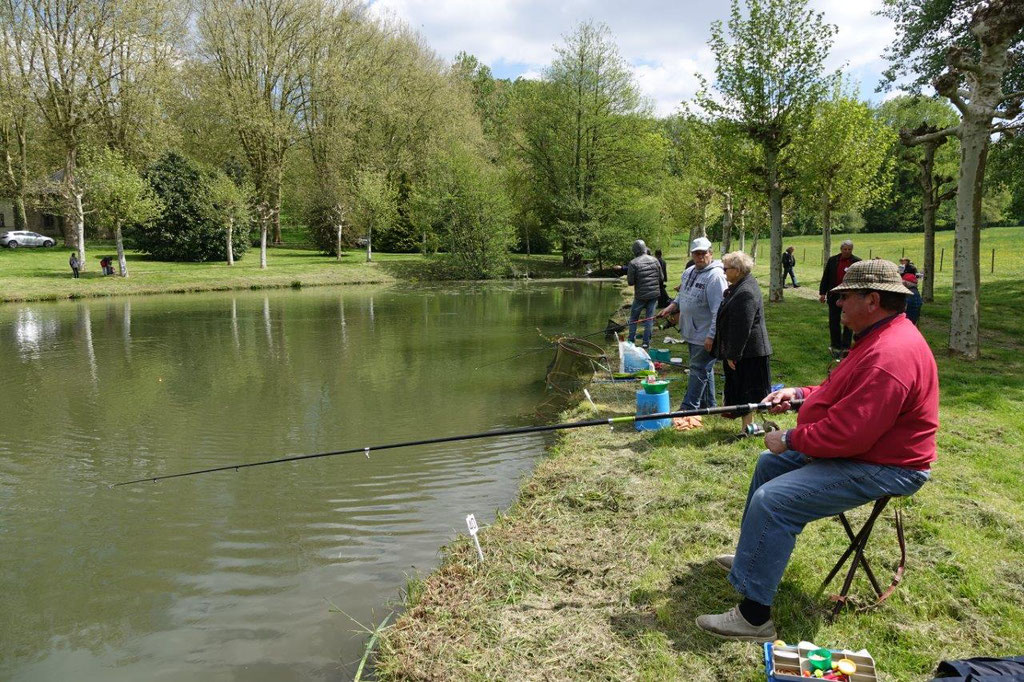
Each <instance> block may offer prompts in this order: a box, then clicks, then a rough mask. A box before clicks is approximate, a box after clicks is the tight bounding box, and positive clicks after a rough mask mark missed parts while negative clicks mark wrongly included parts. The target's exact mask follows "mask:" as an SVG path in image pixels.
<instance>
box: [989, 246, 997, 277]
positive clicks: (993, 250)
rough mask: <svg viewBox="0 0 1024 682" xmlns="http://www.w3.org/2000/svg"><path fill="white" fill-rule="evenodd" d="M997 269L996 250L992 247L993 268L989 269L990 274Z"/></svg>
mask: <svg viewBox="0 0 1024 682" xmlns="http://www.w3.org/2000/svg"><path fill="white" fill-rule="evenodd" d="M995 271H996V250H995V249H992V269H990V270H989V274H991V273H993V272H995Z"/></svg>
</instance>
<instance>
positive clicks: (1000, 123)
mask: <svg viewBox="0 0 1024 682" xmlns="http://www.w3.org/2000/svg"><path fill="white" fill-rule="evenodd" d="M882 13H883V14H884V15H885V16H887V17H889V18H890V19H892V20H893V21H895V23H896V27H897V30H898V34H897V39H896V42H895V43H894V44H893V45H892V46H891V47H890V48H889V50H888V51H887V54H886V56H887V57H888V58H889V60H890V61H891V62H892V67H891V68H890V69H889V70H888V71H887V72H886V78H887V82H888V83H892V82H895V81H897V80H899V79H900V78H902V77H903V76H906V75H912V76H913V78H914V80H913V86H915V87H917V88H920V87H922V86H924V85H928V84H930V85H932V86H933V87H934V88H935V91H936V92H937V93H939V94H940V95H942V96H943V97H945V98H947V99H948V100H949V101H950V102H951V103H952V104H953V106H954V107H956V109H957V110H958V111H959V112H960V121H959V123H958V125H956V126H952V127H949V128H945V129H943V130H939V131H936V132H933V133H926V134H924V135H920V136H917V137H916V138H915V140H914V141H916V142H918V143H923V142H926V141H928V140H930V139H935V138H938V137H948V136H949V135H956V136H957V137H959V138H960V176H959V181H958V184H957V195H956V206H957V208H956V235H955V237H954V254H953V300H952V314H951V317H950V326H949V349H950V350H951V351H953V352H954V353H957V354H959V355H962V356H964V357H966V358H969V359H974V358H977V357H978V355H979V354H980V349H981V345H980V336H979V329H980V327H981V326H980V324H979V309H978V297H979V294H980V290H981V224H982V216H981V210H982V197H983V196H984V181H985V164H986V161H987V158H988V149H989V144H990V141H991V138H992V136H993V134H997V133H1000V132H1006V131H1010V130H1013V129H1015V128H1019V127H1020V126H1021V125H1022V124H1024V119H1022V102H1024V62H1022V60H1020V59H1019V58H1017V53H1019V51H1020V49H1021V46H1022V45H1024V31H1022V28H1024V3H1021V2H1020V0H991V1H990V2H984V3H983V2H977V1H976V0H886V2H885V8H884V9H883V11H882Z"/></svg>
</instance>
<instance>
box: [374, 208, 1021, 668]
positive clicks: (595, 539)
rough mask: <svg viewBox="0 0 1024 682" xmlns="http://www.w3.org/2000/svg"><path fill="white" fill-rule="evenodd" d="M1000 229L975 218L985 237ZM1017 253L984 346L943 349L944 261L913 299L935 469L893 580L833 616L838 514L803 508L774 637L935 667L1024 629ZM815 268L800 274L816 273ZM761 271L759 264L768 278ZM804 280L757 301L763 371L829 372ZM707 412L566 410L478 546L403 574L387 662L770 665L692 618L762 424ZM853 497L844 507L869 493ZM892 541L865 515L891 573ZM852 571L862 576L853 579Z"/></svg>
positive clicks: (614, 401)
mask: <svg viewBox="0 0 1024 682" xmlns="http://www.w3.org/2000/svg"><path fill="white" fill-rule="evenodd" d="M1013 234H1014V233H1013V232H1012V231H1008V232H1007V234H1006V235H999V234H998V233H995V231H987V232H986V238H991V237H994V236H1005V237H1006V238H1007V239H1009V238H1011V237H1012V235H1013ZM1016 234H1020V231H1019V228H1018V231H1017V232H1016ZM868 237H870V235H865V236H863V238H861V239H860V240H859V241H858V252H859V251H861V250H862V248H861V245H862V244H863V246H865V247H866V246H867V242H868V241H869V240H868ZM917 238H919V236H917ZM863 250H864V251H865V253H864V255H867V254H866V249H863ZM671 255H673V256H675V254H671ZM883 255H884V254H883ZM947 255H948V252H947ZM675 257H677V258H678V256H675ZM897 257H898V256H897ZM670 266H671V264H670ZM1020 269H1021V264H1020V263H1015V264H1011V265H1008V267H1007V268H1006V272H1004V273H1003V276H1002V277H1000V276H998V275H999V271H998V270H997V273H996V274H997V276H995V277H985V278H983V300H982V320H983V329H982V339H983V358H982V359H981V360H980V361H978V362H975V363H966V362H962V361H958V360H953V359H950V358H949V357H948V356H947V354H946V353H945V352H944V351H943V350H942V349H943V348H944V347H945V343H946V337H947V334H948V322H949V311H948V308H949V294H950V292H949V283H948V281H946V283H945V284H942V280H941V279H940V280H939V286H937V288H936V302H935V303H934V304H930V305H927V306H926V307H925V310H924V313H923V318H922V331H923V332H924V334H925V335H926V337H927V338H928V340H929V342H930V343H931V345H932V347H933V348H934V349H936V357H937V360H938V361H939V368H940V377H941V383H942V402H941V419H942V426H941V429H940V432H939V437H938V447H939V460H938V462H937V464H936V466H935V468H934V471H933V478H932V481H931V482H930V483H929V484H928V485H926V486H925V487H924V489H922V491H921V492H920V493H918V494H917V495H915V496H914V497H913V498H910V499H908V500H904V501H902V502H901V505H902V506H903V509H904V513H905V524H906V531H907V542H908V560H907V575H906V577H905V579H904V582H903V583H902V585H901V586H900V587H899V589H898V590H897V591H896V593H895V595H894V596H893V597H892V598H891V599H890V600H889V601H888V602H886V603H885V604H884V605H883V606H882V607H881V608H879V609H877V610H873V611H868V612H864V613H854V612H844V613H843V614H842V615H841V616H840V617H839V619H838V620H837V621H836V623H835V624H832V625H829V624H828V623H827V621H826V620H825V617H824V616H825V613H826V608H827V607H828V604H827V602H826V600H825V598H823V597H819V596H817V595H816V594H815V593H816V590H817V587H818V585H819V583H820V581H821V579H822V578H823V577H824V575H825V573H826V572H827V570H828V568H829V567H831V565H832V563H834V561H835V558H836V555H837V552H839V551H840V550H841V548H842V547H843V546H844V544H845V543H844V539H845V536H844V534H843V531H842V528H841V527H840V526H839V525H838V524H837V523H835V522H833V521H828V520H825V521H819V522H817V523H814V524H812V525H810V526H809V527H808V528H807V530H806V531H805V532H804V533H803V535H802V536H801V537H800V539H799V541H798V544H797V549H796V551H795V553H794V555H793V558H792V561H791V563H790V565H789V568H788V570H787V572H786V575H785V578H784V580H783V583H782V586H781V590H780V593H779V595H778V598H777V601H776V609H775V616H776V623H777V625H778V628H779V634H780V636H781V637H782V638H784V639H786V640H787V641H797V640H801V639H807V640H811V641H815V642H817V643H819V644H822V645H830V646H852V647H854V648H860V647H866V648H867V649H868V650H870V651H871V652H872V654H873V655H874V656H875V658H876V660H877V661H878V665H879V669H880V671H881V672H882V679H885V680H915V681H916V680H927V679H931V677H932V675H931V673H932V671H934V668H935V665H936V664H937V662H938V661H939V660H941V659H943V658H960V657H967V656H976V655H1011V654H1020V653H1021V651H1022V650H1024V587H1022V586H1024V569H1022V568H1021V562H1020V556H1021V553H1022V552H1024V524H1022V521H1024V502H1022V499H1024V495H1022V494H1021V489H1022V483H1021V481H1022V480H1024V459H1022V458H1021V457H1020V456H1019V452H1020V449H1021V446H1022V445H1024V427H1022V424H1021V419H1020V413H1021V410H1022V408H1024V381H1022V379H1024V371H1022V370H1024V361H1022V352H1024V322H1022V319H1024V283H1022V281H1021V279H1020V278H1019V277H1018V276H1010V275H1009V274H1008V273H1010V272H1018V273H1019V271H1020ZM814 270H817V267H816V264H815V267H814V268H808V272H807V275H806V276H807V279H808V280H810V279H812V277H813V279H814V281H813V282H810V281H808V282H807V284H815V285H816V282H817V277H814V276H813V274H812V273H813V271H814ZM675 272H678V269H676V270H675ZM798 272H799V271H798ZM764 274H765V273H764V270H763V266H761V267H759V277H760V279H761V280H762V282H763V281H764V279H765V277H764ZM791 294H797V295H791ZM816 294H817V291H816V286H815V287H813V289H812V288H811V287H806V288H804V289H801V290H798V291H797V292H791V291H790V290H787V300H786V302H785V303H783V304H780V305H773V306H770V307H769V308H768V322H769V332H770V334H771V338H772V343H773V345H774V347H775V357H774V359H773V373H774V375H775V380H776V381H781V382H785V383H786V384H789V385H800V384H804V383H816V382H818V381H820V379H821V378H822V377H823V376H824V373H825V371H826V368H827V366H828V357H827V354H826V351H825V349H826V346H827V345H828V330H827V324H826V319H827V318H826V312H825V310H824V307H823V306H821V305H820V304H819V303H818V302H817V300H816V298H817V297H816ZM658 338H659V339H660V338H661V335H659V336H658ZM632 390H633V389H632V388H631V387H627V388H624V387H621V386H619V385H614V384H595V385H594V386H593V387H592V391H593V392H594V399H595V400H596V401H597V403H598V406H597V408H596V409H595V408H590V407H589V406H587V407H586V408H583V407H580V408H577V409H575V410H574V411H573V412H571V413H568V414H566V415H565V417H566V418H567V419H573V418H582V417H588V416H591V415H592V414H595V413H596V414H600V415H607V414H613V413H628V412H629V411H630V408H631V402H632V394H631V391H632ZM679 391H680V389H679V388H673V393H674V398H675V397H677V396H678V392H679ZM778 421H779V422H780V423H781V424H782V425H783V426H785V425H791V424H792V423H793V421H794V418H793V417H792V416H788V415H787V416H784V417H782V418H780V419H778ZM706 424H707V426H706V428H704V429H702V430H700V431H697V432H687V433H676V432H672V431H662V432H658V433H656V434H638V433H636V432H635V431H633V430H632V429H630V428H617V429H616V430H614V431H610V430H609V429H607V428H591V429H585V430H578V431H572V432H565V435H564V436H563V437H561V438H560V439H559V441H558V443H557V445H556V446H555V447H554V448H553V451H552V454H551V456H550V457H549V458H546V459H545V460H544V461H542V462H540V463H539V464H538V466H537V469H536V471H535V473H534V474H533V476H532V477H531V478H530V479H529V480H528V481H526V482H525V483H524V485H523V488H522V491H521V495H520V497H519V499H518V501H517V502H516V503H515V504H514V505H513V506H512V508H510V509H509V510H508V511H507V512H505V513H502V514H500V515H499V517H498V518H497V519H496V521H495V522H494V523H493V524H492V525H490V526H489V527H487V528H485V529H483V531H482V533H481V542H482V545H483V551H484V553H485V555H486V562H485V563H484V564H483V565H478V562H477V559H476V553H475V549H474V548H473V546H472V544H471V543H470V542H469V541H468V540H467V539H466V538H462V537H460V538H458V539H456V540H455V541H454V542H453V543H452V544H451V545H450V546H449V547H448V548H446V551H445V555H444V559H443V562H442V565H441V567H440V568H439V569H438V570H437V571H436V572H435V573H434V574H432V575H430V576H429V577H428V578H426V579H425V580H424V581H422V582H417V583H414V584H412V585H411V586H410V593H409V599H408V605H407V607H408V608H407V611H406V613H405V615H403V616H402V618H401V619H400V620H399V621H398V622H397V623H396V625H395V626H394V627H392V628H390V629H388V630H387V631H386V633H385V634H384V636H383V639H382V645H381V651H380V658H379V661H378V666H377V673H378V676H379V677H380V679H383V680H410V679H416V680H427V679H432V680H441V679H444V680H482V679H506V680H543V679H616V680H618V679H627V680H629V679H643V680H662V679H677V680H687V681H708V682H710V681H712V680H714V681H718V680H727V679H728V680H746V681H750V682H753V681H755V680H763V679H764V673H763V666H762V664H761V660H760V653H759V649H758V647H757V646H756V645H753V644H743V643H735V642H727V641H724V640H720V639H717V638H714V637H712V636H710V635H707V634H705V633H703V632H702V631H700V630H699V629H698V628H697V627H696V626H695V625H694V623H693V620H694V618H695V617H696V616H697V615H699V614H702V613H710V612H718V611H722V610H725V609H727V608H729V607H730V606H732V605H733V604H734V603H735V602H736V600H737V597H736V594H735V593H734V591H733V590H732V588H731V587H730V586H729V584H728V582H727V581H726V579H725V574H724V573H722V572H721V571H720V570H719V569H718V568H716V567H715V566H713V565H712V564H711V563H710V559H711V557H713V556H714V555H715V554H718V553H723V552H728V551H731V550H732V548H733V547H734V543H735V539H736V532H737V528H738V524H739V521H740V515H741V513H742V506H743V500H744V498H745V494H746V488H747V484H748V482H749V477H750V473H751V471H752V469H753V466H754V462H755V459H756V457H757V455H758V453H759V452H760V450H761V443H760V441H759V440H757V441H755V440H753V439H751V440H746V441H740V442H733V441H731V440H730V437H731V436H732V435H733V434H734V433H735V432H736V430H737V428H738V426H737V424H738V422H736V421H728V420H724V419H717V418H714V419H708V420H707V421H706ZM855 516H856V519H855V523H856V521H859V520H860V519H862V518H863V517H864V511H863V510H862V511H859V512H857V513H855ZM897 558H898V548H897V545H896V540H895V536H894V533H893V531H892V521H891V516H889V517H888V518H887V520H886V521H885V523H881V524H880V525H879V526H878V527H877V528H876V530H875V533H874V536H873V538H872V545H871V547H870V550H869V560H870V561H871V562H872V565H873V567H874V568H875V570H876V573H878V574H880V575H879V579H880V580H882V581H883V582H887V581H888V575H886V576H885V577H883V576H882V575H881V574H882V573H886V572H887V570H888V569H889V568H891V567H892V566H893V565H894V563H895V560H896V559H897ZM883 567H884V568H883ZM860 580H862V578H858V583H855V592H856V593H857V594H859V595H861V596H866V595H867V593H868V592H869V591H870V588H866V585H865V584H863V583H861V582H859V581H860Z"/></svg>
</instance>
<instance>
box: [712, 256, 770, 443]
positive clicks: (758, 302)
mask: <svg viewBox="0 0 1024 682" xmlns="http://www.w3.org/2000/svg"><path fill="white" fill-rule="evenodd" d="M722 265H723V266H724V267H725V278H726V280H727V281H728V282H729V288H728V289H726V290H725V298H724V299H723V300H722V305H721V306H719V308H718V317H717V322H716V324H715V330H716V331H715V341H714V345H713V346H712V350H711V352H712V354H713V355H714V356H715V357H716V358H719V359H720V360H721V361H722V367H723V369H724V370H725V396H724V399H725V400H724V401H725V404H726V405H737V404H744V403H759V402H761V401H762V400H763V399H764V397H765V396H766V395H768V394H769V393H770V392H771V383H772V379H771V368H770V366H769V356H770V355H771V354H772V345H771V343H769V341H768V330H767V328H766V327H765V324H764V300H763V298H762V296H761V287H759V286H758V285H757V280H756V279H754V276H753V275H752V274H750V271H751V269H752V268H753V266H754V261H753V259H752V258H751V257H750V256H748V255H747V254H745V253H743V252H742V251H733V252H732V253H727V254H725V255H724V256H722ZM753 420H754V415H753V414H752V413H751V414H745V415H743V427H744V430H745V429H746V426H747V425H748V424H750V423H751V422H753Z"/></svg>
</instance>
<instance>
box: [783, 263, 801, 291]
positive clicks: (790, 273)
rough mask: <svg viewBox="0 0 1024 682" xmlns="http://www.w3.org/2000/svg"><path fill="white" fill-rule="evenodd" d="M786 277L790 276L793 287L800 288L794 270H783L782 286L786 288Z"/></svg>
mask: <svg viewBox="0 0 1024 682" xmlns="http://www.w3.org/2000/svg"><path fill="white" fill-rule="evenodd" d="M786 275H789V276H790V278H791V279H792V280H793V286H795V287H798V286H800V285H799V284H797V281H796V273H795V272H793V268H784V269H783V272H782V286H786Z"/></svg>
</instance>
